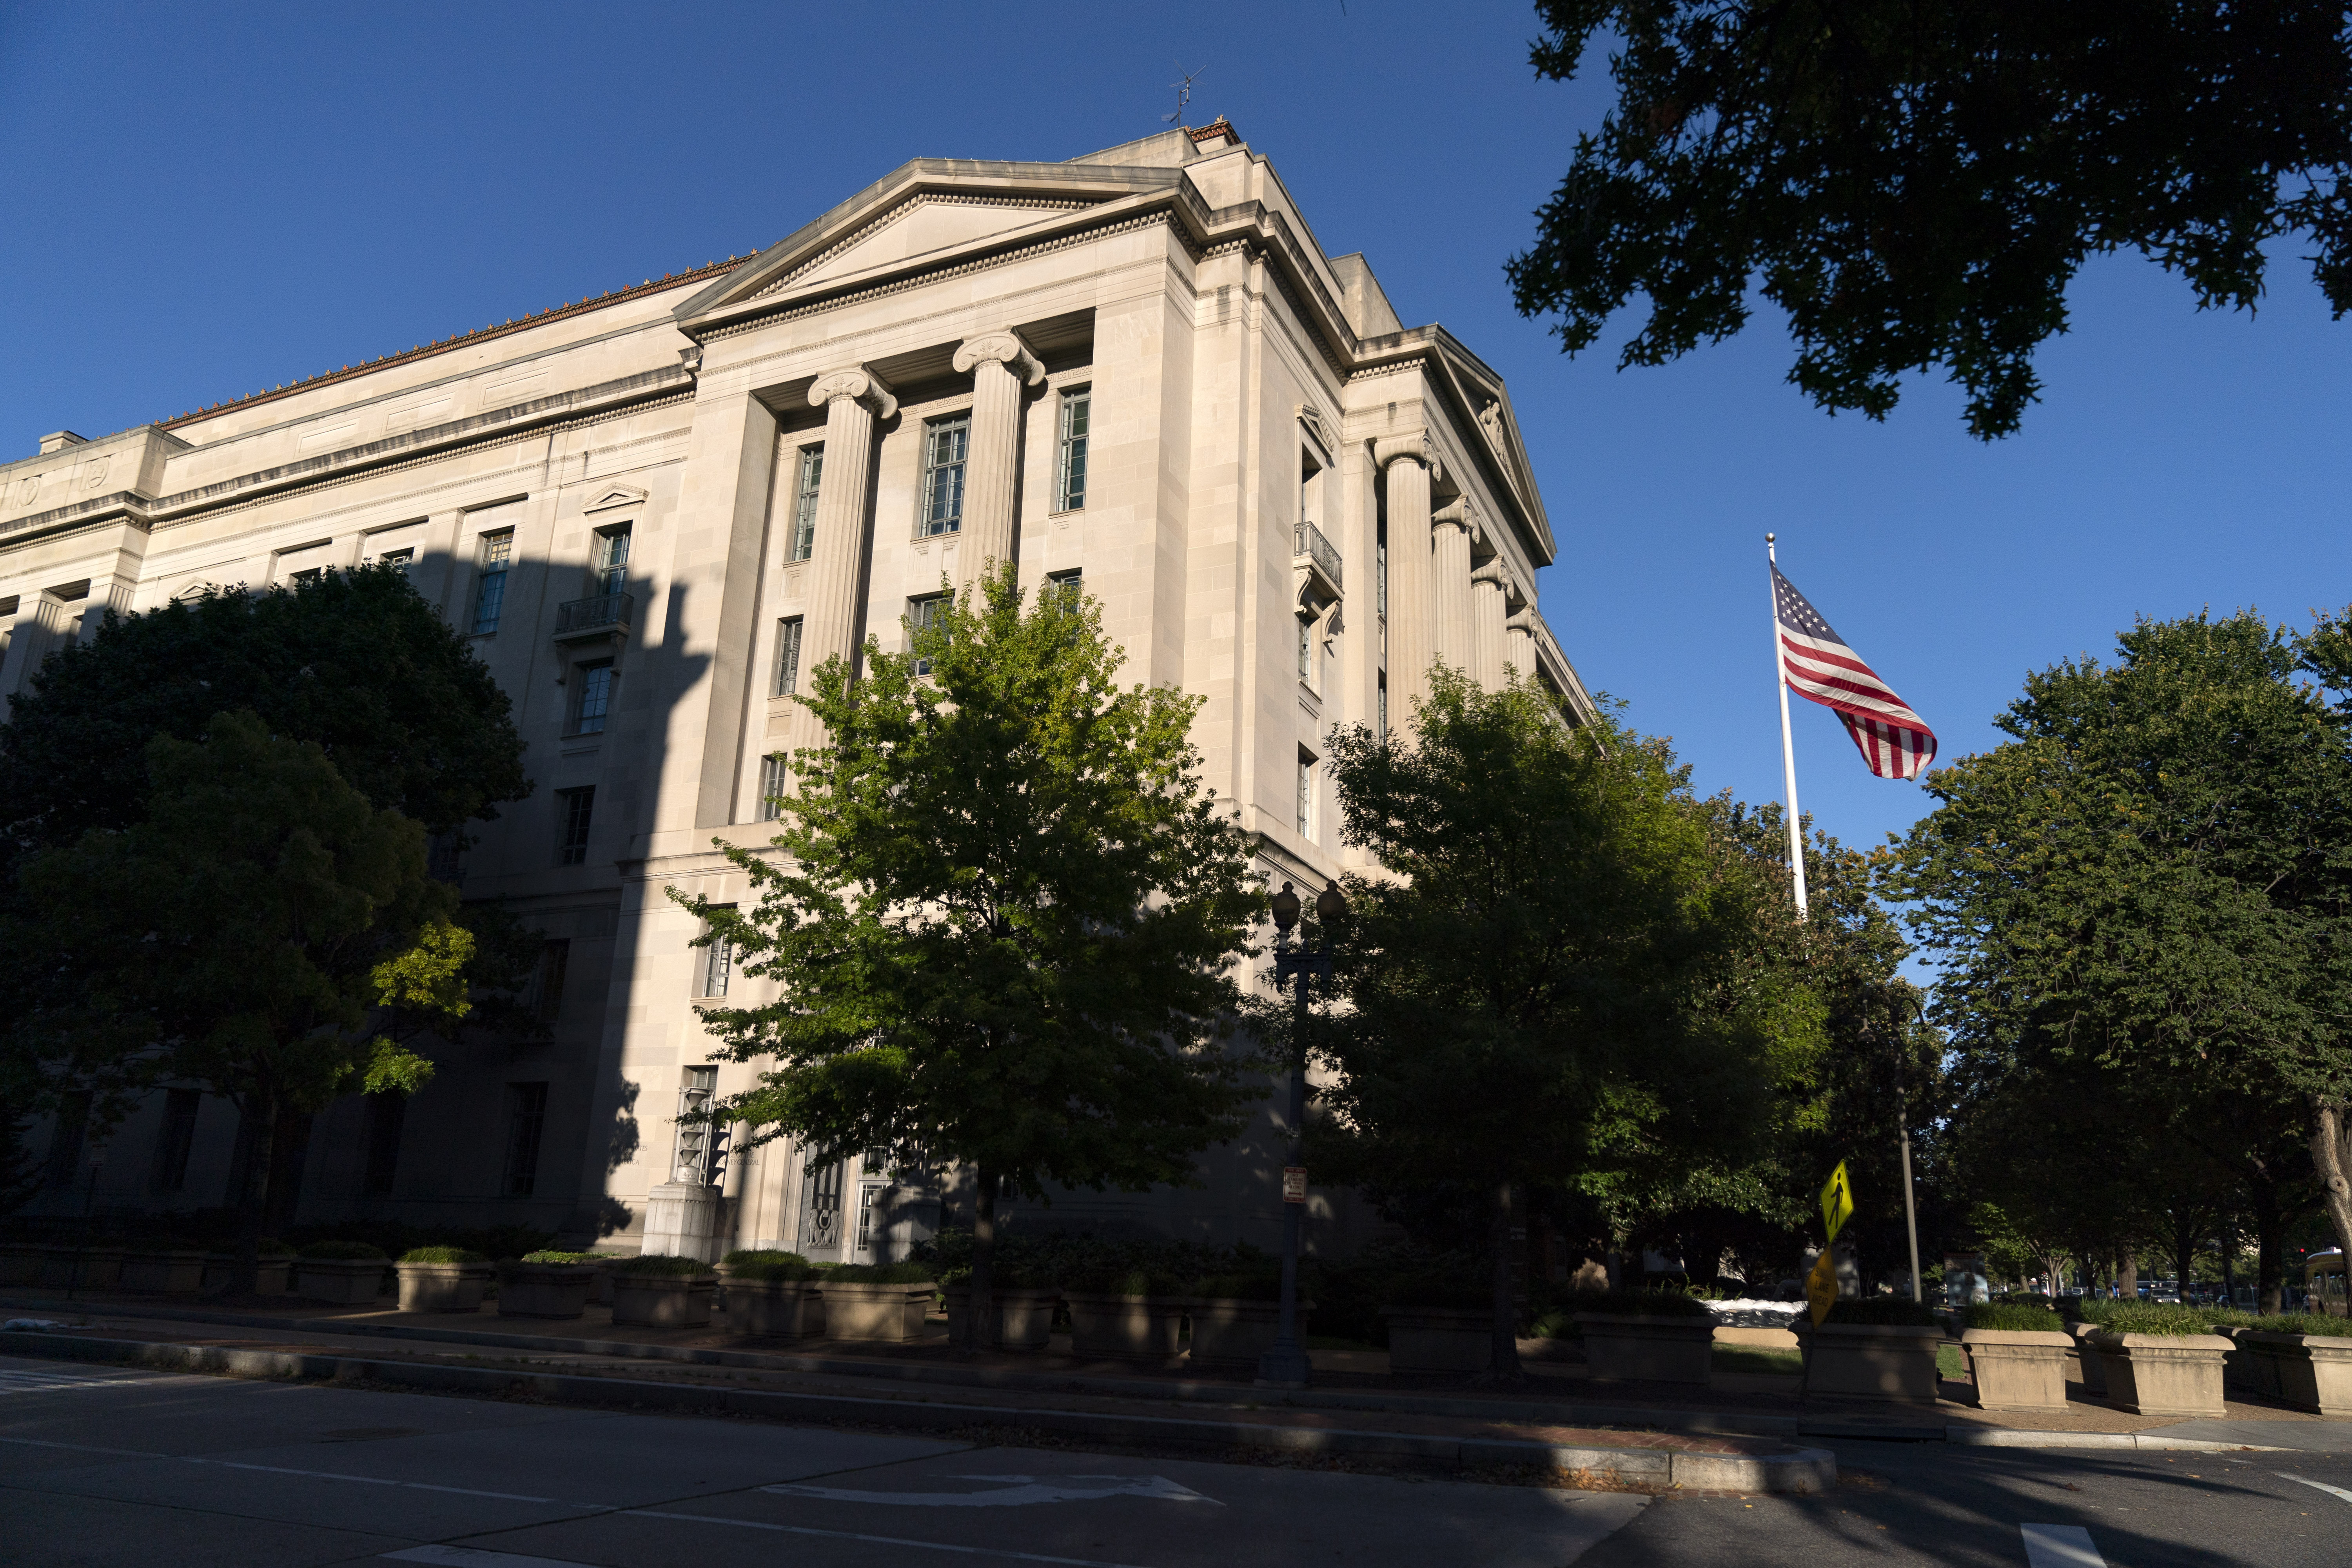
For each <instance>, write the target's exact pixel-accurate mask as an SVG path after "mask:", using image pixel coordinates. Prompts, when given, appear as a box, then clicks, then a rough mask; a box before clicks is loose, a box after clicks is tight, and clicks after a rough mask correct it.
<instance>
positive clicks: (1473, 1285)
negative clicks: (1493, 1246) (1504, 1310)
mask: <svg viewBox="0 0 2352 1568" xmlns="http://www.w3.org/2000/svg"><path fill="white" fill-rule="evenodd" d="M1388 1296H1389V1303H1388V1305H1386V1306H1384V1307H1382V1308H1381V1319H1382V1320H1383V1321H1384V1322H1385V1323H1386V1325H1387V1330H1388V1342H1389V1371H1391V1373H1450V1372H1484V1371H1486V1367H1487V1364H1488V1363H1489V1362H1490V1361H1491V1360H1492V1358H1493V1354H1494V1342H1495V1301H1494V1292H1493V1288H1492V1287H1491V1286H1489V1285H1487V1284H1486V1281H1484V1280H1481V1279H1465V1278H1463V1277H1461V1276H1459V1275H1454V1276H1444V1275H1431V1276H1423V1278H1420V1279H1410V1278H1408V1279H1399V1280H1396V1281H1393V1282H1391V1286H1390V1289H1389V1291H1388Z"/></svg>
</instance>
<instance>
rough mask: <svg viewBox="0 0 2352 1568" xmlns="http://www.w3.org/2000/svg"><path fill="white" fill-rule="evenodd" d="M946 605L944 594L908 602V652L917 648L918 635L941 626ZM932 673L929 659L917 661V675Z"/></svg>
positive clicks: (926, 596)
mask: <svg viewBox="0 0 2352 1568" xmlns="http://www.w3.org/2000/svg"><path fill="white" fill-rule="evenodd" d="M946 603H947V595H944V594H930V595H925V596H924V597H922V598H919V599H909V600H908V601H907V647H908V651H910V652H911V651H912V650H913V648H914V647H915V637H916V635H917V634H918V633H920V632H925V631H929V629H930V628H931V627H933V626H937V625H939V624H940V605H944V604H946ZM930 672H931V661H930V660H929V658H918V659H916V660H915V673H916V674H917V675H929V674H930Z"/></svg>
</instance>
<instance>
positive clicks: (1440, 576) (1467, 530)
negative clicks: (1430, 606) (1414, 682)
mask: <svg viewBox="0 0 2352 1568" xmlns="http://www.w3.org/2000/svg"><path fill="white" fill-rule="evenodd" d="M1430 521H1432V522H1433V524H1434V525H1435V531H1436V537H1435V539H1434V540H1433V542H1432V546H1431V548H1432V552H1433V560H1432V563H1431V568H1430V570H1431V572H1432V574H1433V586H1434V587H1435V590H1436V595H1437V657H1438V658H1442V659H1444V661H1445V662H1446V665H1447V666H1448V667H1449V668H1454V669H1458V670H1460V671H1462V672H1463V673H1464V674H1465V675H1473V674H1475V672H1476V666H1475V663H1474V662H1473V660H1474V658H1475V655H1474V654H1473V652H1472V651H1471V637H1470V546H1471V545H1472V544H1473V543H1474V542H1475V541H1476V540H1477V537H1478V524H1477V521H1476V518H1475V514H1474V512H1473V510H1472V508H1471V505H1470V501H1469V499H1468V498H1467V497H1457V498H1456V499H1455V500H1453V501H1451V502H1449V503H1447V504H1446V505H1445V506H1444V508H1442V509H1441V510H1439V511H1438V512H1437V513H1436V514H1435V516H1433V518H1432V519H1431V520H1430Z"/></svg>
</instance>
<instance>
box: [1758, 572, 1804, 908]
mask: <svg viewBox="0 0 2352 1568" xmlns="http://www.w3.org/2000/svg"><path fill="white" fill-rule="evenodd" d="M1764 559H1765V562H1766V563H1768V564H1769V565H1771V566H1773V567H1775V568H1777V567H1778V566H1779V565H1780V556H1779V555H1778V554H1776V553H1774V552H1773V549H1772V535H1770V534H1769V533H1768V534H1766V535H1765V536H1764ZM1764 587H1765V591H1766V592H1767V593H1768V594H1769V595H1771V599H1772V673H1773V674H1774V675H1775V676H1777V677H1778V678H1779V679H1776V680H1775V681H1774V682H1773V685H1774V686H1775V687H1777V688H1778V689H1779V690H1780V777H1781V780H1782V782H1783V783H1785V784H1787V785H1788V795H1789V877H1790V882H1791V883H1792V884H1793V885H1794V887H1795V889H1796V892H1797V918H1798V919H1799V920H1803V919H1804V918H1805V835H1804V830H1803V829H1802V828H1801V827H1800V826H1798V822H1799V820H1800V819H1799V817H1798V816H1797V752H1796V748H1795V747H1794V746H1793V745H1791V744H1790V740H1789V658H1788V654H1787V652H1786V650H1784V649H1783V648H1782V647H1781V646H1780V590H1779V589H1777V588H1775V587H1774V586H1773V584H1772V576H1771V574H1770V573H1769V572H1768V573H1766V574H1765V577H1764Z"/></svg>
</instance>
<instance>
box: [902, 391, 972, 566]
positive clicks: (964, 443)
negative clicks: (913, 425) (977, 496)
mask: <svg viewBox="0 0 2352 1568" xmlns="http://www.w3.org/2000/svg"><path fill="white" fill-rule="evenodd" d="M970 452H971V416H970V415H969V414H959V415H957V416H955V417H954V418H952V419H935V420H933V421H931V422H930V423H929V424H928V425H926V426H923V514H922V516H921V517H919V518H918V519H917V520H916V521H915V536H916V537H917V538H919V539H929V538H931V537H933V536H934V535H937V534H941V533H955V532H958V531H961V529H962V527H963V468H964V460H965V458H967V457H968V456H969V455H970Z"/></svg>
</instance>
